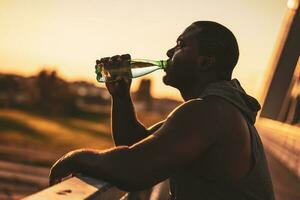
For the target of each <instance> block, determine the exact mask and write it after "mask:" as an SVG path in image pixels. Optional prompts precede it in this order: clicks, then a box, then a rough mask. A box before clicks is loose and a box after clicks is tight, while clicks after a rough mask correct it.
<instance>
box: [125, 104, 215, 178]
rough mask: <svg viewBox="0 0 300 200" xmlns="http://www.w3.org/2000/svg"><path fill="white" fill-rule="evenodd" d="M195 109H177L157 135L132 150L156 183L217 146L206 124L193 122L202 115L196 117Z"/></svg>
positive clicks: (139, 143)
mask: <svg viewBox="0 0 300 200" xmlns="http://www.w3.org/2000/svg"><path fill="white" fill-rule="evenodd" d="M191 106H192V107H190V106H183V107H182V108H179V109H177V110H176V111H175V112H174V113H173V114H172V115H171V116H170V117H169V118H168V119H167V120H166V122H165V123H164V124H163V125H162V127H161V128H159V129H158V130H157V131H156V132H155V133H154V134H153V135H151V136H149V137H148V138H146V139H144V140H142V141H140V142H138V143H136V144H135V145H133V146H131V147H130V152H131V154H132V155H133V156H134V158H136V159H137V160H140V161H141V162H140V163H139V168H140V169H141V170H142V171H144V172H145V173H148V174H149V178H150V179H151V177H152V181H153V182H155V180H163V179H164V178H167V177H168V176H169V175H171V174H172V173H174V172H175V171H177V170H179V169H181V168H182V167H184V166H186V165H188V164H191V163H192V162H193V161H195V160H196V159H198V158H200V157H201V155H202V154H203V153H204V152H205V151H206V150H207V149H208V147H209V146H210V145H211V144H212V143H213V139H212V138H211V137H210V136H207V132H208V130H207V125H206V124H205V123H206V122H205V121H203V122H199V121H193V120H199V116H198V117H197V118H195V116H194V115H195V112H193V111H191V110H193V109H195V108H194V107H193V105H191ZM200 118H201V117H200ZM202 124H203V125H202Z"/></svg>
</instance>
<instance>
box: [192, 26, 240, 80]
mask: <svg viewBox="0 0 300 200" xmlns="http://www.w3.org/2000/svg"><path fill="white" fill-rule="evenodd" d="M192 25H195V26H196V27H198V28H199V30H200V33H199V34H198V35H197V36H198V39H199V49H201V47H203V45H204V46H205V47H206V48H204V49H205V50H206V53H210V54H213V55H215V56H216V57H217V63H218V65H219V66H218V67H219V68H218V69H217V74H218V78H220V79H226V80H230V79H231V75H232V71H233V69H234V67H235V66H236V64H237V62H238V59H239V47H238V43H237V40H236V38H235V36H234V34H233V33H232V32H231V31H230V30H229V29H228V28H226V27H225V26H223V25H221V24H219V23H217V22H213V21H196V22H194V23H193V24H192ZM200 38H201V39H200ZM202 49H203V48H202Z"/></svg>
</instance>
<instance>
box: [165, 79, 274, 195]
mask: <svg viewBox="0 0 300 200" xmlns="http://www.w3.org/2000/svg"><path fill="white" fill-rule="evenodd" d="M212 95H213V96H218V97H220V98H223V99H225V100H226V101H228V102H230V103H232V104H233V105H234V106H236V107H237V108H238V109H239V110H240V111H241V113H242V114H243V116H244V117H245V119H246V121H247V124H248V127H249V130H250V134H251V136H250V138H251V149H252V156H253V158H254V165H253V167H252V169H251V170H250V172H249V173H248V174H247V176H245V177H243V178H242V179H240V180H239V181H237V182H234V183H228V182H221V181H218V182H216V181H211V180H207V179H205V178H204V177H199V176H195V174H192V173H190V172H189V171H188V170H182V171H179V172H177V173H176V174H174V175H173V176H171V177H170V195H171V199H172V200H174V199H176V200H273V199H274V192H273V186H272V181H271V176H270V173H269V168H268V164H267V161H266V157H265V152H264V148H263V144H262V142H261V139H260V137H259V135H258V132H257V130H256V129H255V127H254V123H255V118H256V114H257V111H258V110H260V105H259V103H258V101H257V100H256V99H255V98H253V97H251V96H249V95H247V94H246V92H245V91H244V89H243V88H242V87H241V85H240V83H239V81H238V80H236V79H233V80H231V81H220V82H216V83H212V84H210V85H209V86H208V87H207V88H206V89H205V90H204V91H203V92H202V93H201V95H200V99H205V98H206V97H208V96H212Z"/></svg>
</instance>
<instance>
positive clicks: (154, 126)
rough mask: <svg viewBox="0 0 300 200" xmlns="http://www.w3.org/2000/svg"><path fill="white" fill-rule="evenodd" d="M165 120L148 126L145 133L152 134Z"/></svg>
mask: <svg viewBox="0 0 300 200" xmlns="http://www.w3.org/2000/svg"><path fill="white" fill-rule="evenodd" d="M165 121H166V120H163V121H160V122H158V123H156V124H154V125H152V126H150V127H149V128H148V129H147V131H148V133H149V135H150V134H153V133H154V132H156V131H157V130H158V129H159V128H160V127H161V126H162V125H163V124H164V123H165Z"/></svg>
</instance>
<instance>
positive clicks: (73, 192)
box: [23, 176, 127, 200]
mask: <svg viewBox="0 0 300 200" xmlns="http://www.w3.org/2000/svg"><path fill="white" fill-rule="evenodd" d="M42 199H45V200H46V199H51V200H83V199H88V200H117V199H118V200H119V199H122V200H127V194H126V192H124V191H121V190H119V189H118V188H116V187H115V186H113V185H111V184H109V183H106V182H103V181H100V180H96V179H93V178H90V177H85V176H76V177H72V178H70V179H67V180H65V181H63V182H61V183H58V184H56V185H53V186H52V187H49V188H46V189H45V190H42V191H40V192H37V193H35V194H33V195H30V196H28V197H25V198H24V199H23V200H42Z"/></svg>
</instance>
